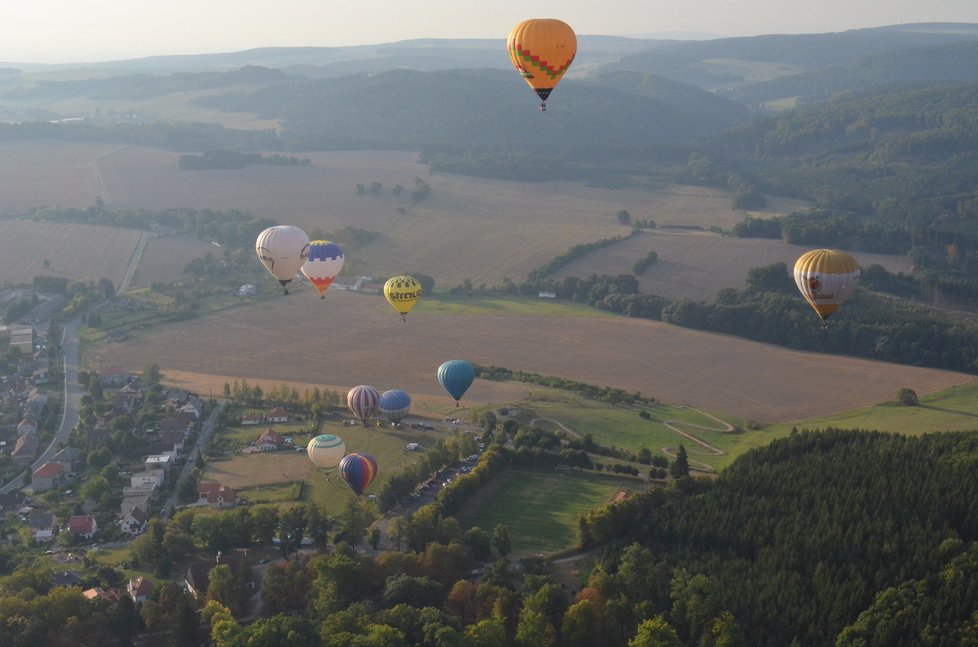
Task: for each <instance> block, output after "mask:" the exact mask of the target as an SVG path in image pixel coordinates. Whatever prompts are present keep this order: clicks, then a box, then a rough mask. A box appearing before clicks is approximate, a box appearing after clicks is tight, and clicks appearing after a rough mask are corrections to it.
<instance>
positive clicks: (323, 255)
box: [302, 240, 343, 299]
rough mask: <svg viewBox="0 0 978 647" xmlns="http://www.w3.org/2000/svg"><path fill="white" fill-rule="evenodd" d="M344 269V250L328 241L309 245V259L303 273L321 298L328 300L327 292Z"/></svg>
mask: <svg viewBox="0 0 978 647" xmlns="http://www.w3.org/2000/svg"><path fill="white" fill-rule="evenodd" d="M341 269H343V250H342V249H340V246H339V245H337V244H336V243H332V242H330V241H328V240H314V241H312V242H311V243H309V258H307V259H306V262H305V264H304V265H303V266H302V273H303V274H305V275H306V278H307V279H309V282H310V283H312V284H313V286H314V287H315V288H316V289H317V290H319V298H320V299H325V298H326V290H328V289H329V286H330V284H331V283H332V282H333V279H335V278H336V275H337V274H339V273H340V270H341Z"/></svg>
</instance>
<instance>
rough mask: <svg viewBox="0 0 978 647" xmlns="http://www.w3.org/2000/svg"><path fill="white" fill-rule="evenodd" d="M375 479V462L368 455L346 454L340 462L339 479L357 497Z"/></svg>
mask: <svg viewBox="0 0 978 647" xmlns="http://www.w3.org/2000/svg"><path fill="white" fill-rule="evenodd" d="M376 477H377V461H376V460H375V459H374V457H373V456H370V455H369V454H357V453H356V452H354V453H352V454H347V455H346V456H344V457H343V460H341V461H340V478H341V479H343V480H344V481H345V482H346V484H347V485H349V486H350V489H351V490H353V493H354V494H356V495H357V496H360V495H361V494H363V491H364V490H366V489H367V487H368V486H369V485H370V484H371V483H372V482H373V480H374V479H375V478H376Z"/></svg>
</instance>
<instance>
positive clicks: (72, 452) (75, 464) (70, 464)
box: [51, 447, 82, 472]
mask: <svg viewBox="0 0 978 647" xmlns="http://www.w3.org/2000/svg"><path fill="white" fill-rule="evenodd" d="M81 460H82V451H81V450H80V449H78V448H77V447H65V448H64V449H62V450H61V451H60V452H58V453H57V454H55V455H54V458H52V459H51V462H52V463H62V464H64V465H65V466H66V467H67V468H68V471H69V472H74V471H76V470H77V469H78V468H79V467H80V466H81Z"/></svg>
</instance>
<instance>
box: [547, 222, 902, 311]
mask: <svg viewBox="0 0 978 647" xmlns="http://www.w3.org/2000/svg"><path fill="white" fill-rule="evenodd" d="M807 249H808V248H806V247H802V246H799V245H789V244H788V243H785V242H783V241H781V240H771V239H762V238H729V237H724V236H720V235H718V234H712V233H708V232H679V231H668V230H661V229H659V230H652V231H649V230H647V231H643V232H642V233H641V234H639V235H637V236H633V237H631V238H629V239H628V240H624V241H622V242H620V243H616V244H614V245H610V246H608V247H604V248H602V249H599V250H596V251H594V252H591V253H590V254H587V255H585V256H583V257H582V258H579V259H577V260H575V261H574V262H572V263H569V264H568V265H566V266H564V267H563V268H561V269H560V270H559V271H558V272H556V273H554V278H562V277H564V276H587V275H589V274H592V273H595V274H627V273H630V272H631V270H632V266H633V265H634V264H635V262H636V261H637V260H639V259H641V258H643V257H644V256H645V255H646V254H648V253H649V252H650V251H654V252H655V253H656V255H657V256H658V261H657V262H656V263H654V264H652V265H650V266H649V267H648V269H646V270H645V271H644V272H643V273H642V274H640V275H639V277H638V279H639V290H640V291H641V292H642V293H643V294H657V295H659V296H662V297H666V298H669V299H680V298H683V297H686V298H688V299H692V300H693V301H712V300H713V299H714V297H716V294H717V292H719V291H720V290H722V289H724V288H743V287H744V286H745V285H746V281H747V273H748V272H749V271H750V270H751V269H752V268H755V267H763V266H766V265H771V264H773V263H779V262H783V263H785V264H786V265H787V266H788V269H789V270H790V269H791V268H792V267H794V264H795V261H796V260H798V257H799V256H800V255H801V254H802V253H804V252H805V251H807ZM858 260H859V262H860V264H861V265H862V266H863V267H867V266H869V265H873V264H879V265H882V266H883V267H885V268H886V269H887V270H889V271H891V272H909V271H910V260H909V259H908V258H907V257H906V256H895V255H885V254H862V253H861V254H858Z"/></svg>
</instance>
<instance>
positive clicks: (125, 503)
mask: <svg viewBox="0 0 978 647" xmlns="http://www.w3.org/2000/svg"><path fill="white" fill-rule="evenodd" d="M140 492H141V494H136V495H133V496H127V497H125V498H123V499H122V503H121V504H119V517H120V518H125V517H126V516H127V515H128V514H129V513H130V512H132V510H133V508H140V509H142V511H143V512H149V492H148V491H147V490H140Z"/></svg>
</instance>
